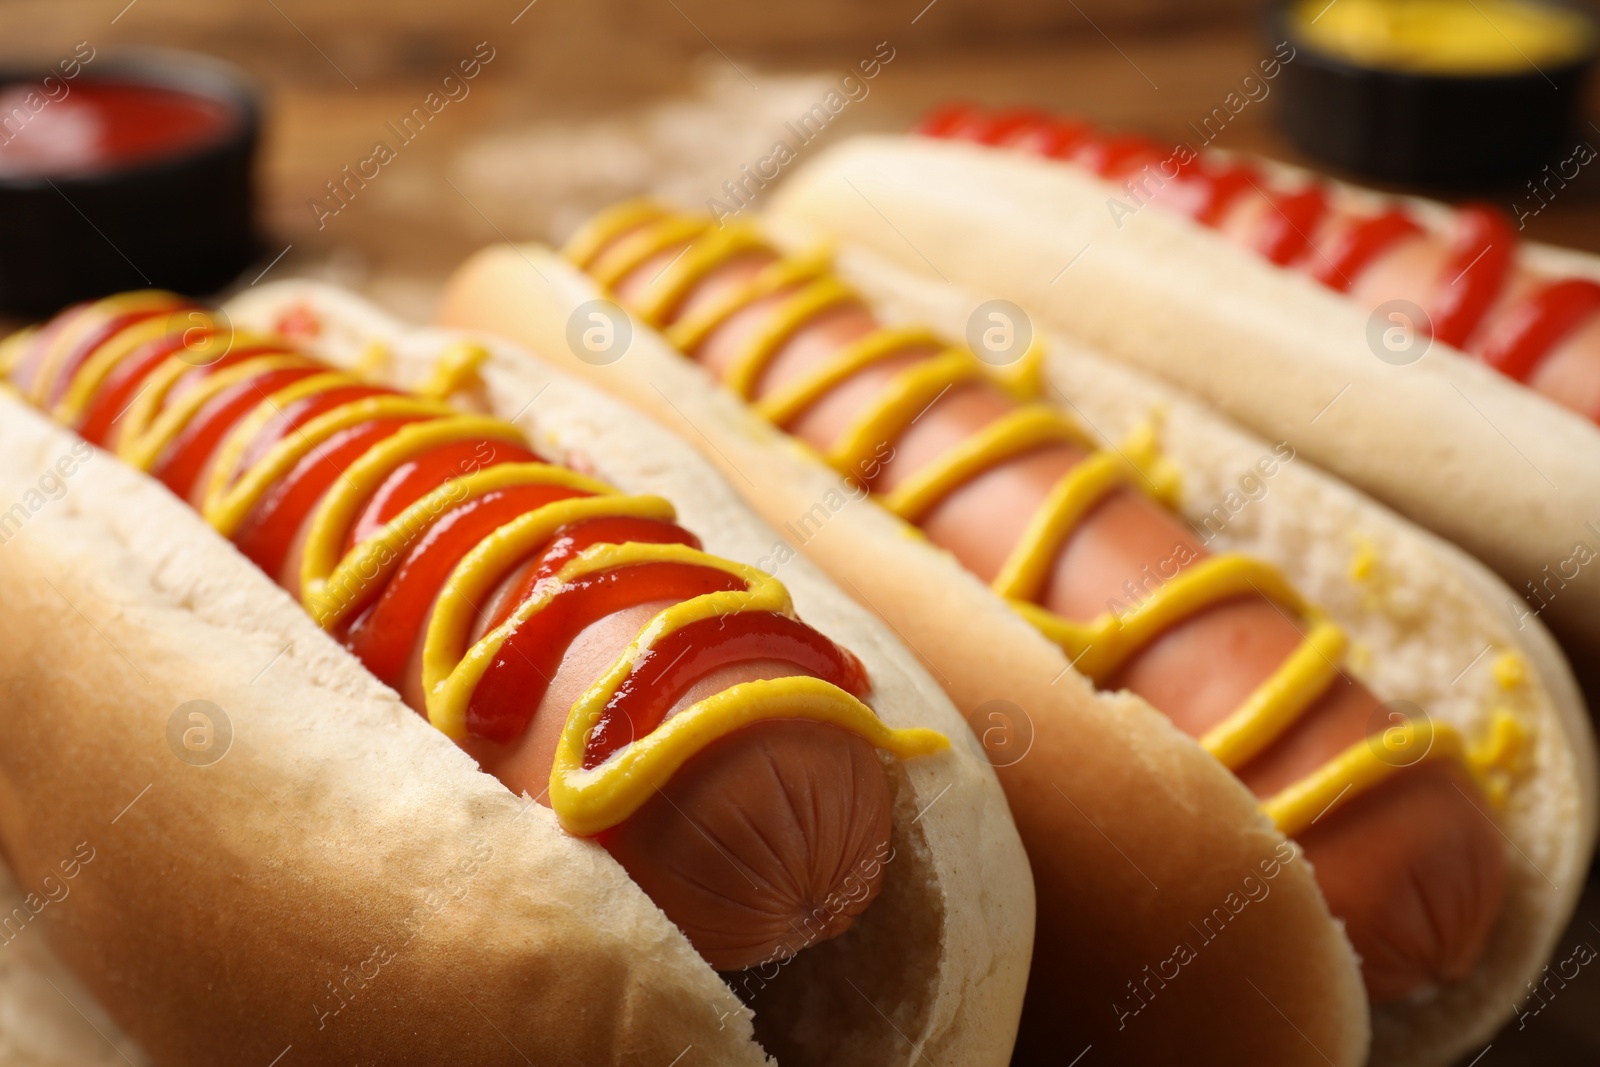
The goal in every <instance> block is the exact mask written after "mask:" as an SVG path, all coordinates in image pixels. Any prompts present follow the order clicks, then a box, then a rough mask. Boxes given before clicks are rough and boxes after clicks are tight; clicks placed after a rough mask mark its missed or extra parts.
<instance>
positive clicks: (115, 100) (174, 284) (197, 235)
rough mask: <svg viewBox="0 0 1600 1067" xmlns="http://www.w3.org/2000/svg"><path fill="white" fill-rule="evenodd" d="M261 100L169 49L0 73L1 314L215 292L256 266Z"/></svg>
mask: <svg viewBox="0 0 1600 1067" xmlns="http://www.w3.org/2000/svg"><path fill="white" fill-rule="evenodd" d="M259 131H260V107H259V104H258V102H257V97H256V94H255V92H254V91H253V90H252V89H251V88H250V87H249V85H248V83H247V82H246V80H245V79H244V77H243V76H242V75H241V74H240V73H239V72H238V71H237V70H236V69H235V68H233V67H231V66H229V65H228V64H225V63H222V62H220V61H218V60H215V59H212V58H210V57H208V56H201V55H194V54H190V53H184V52H174V51H169V50H165V49H140V50H136V51H135V50H129V51H125V52H122V53H119V54H118V55H115V56H110V55H97V54H96V53H95V50H94V49H93V48H92V47H91V46H89V45H87V44H81V45H79V46H78V49H77V50H76V51H75V52H73V53H72V54H71V55H70V56H67V57H65V58H63V59H62V60H60V61H59V62H58V63H57V64H56V65H55V66H53V67H49V68H37V69H28V70H0V310H3V311H6V312H10V313H13V314H21V315H38V314H43V313H47V312H49V311H50V310H51V309H53V308H59V307H61V306H62V305H64V304H67V303H71V302H74V301H77V300H86V299H91V298H94V297H98V296H103V295H105V294H108V293H113V292H118V291H121V290H127V289H140V288H159V289H173V290H176V291H179V292H185V293H209V292H213V291H215V290H217V289H220V288H222V287H223V286H225V285H227V284H228V282H230V281H232V280H233V279H234V278H235V277H236V276H237V275H238V274H239V272H240V271H241V270H243V269H244V267H245V266H246V265H247V264H249V263H250V261H251V260H252V259H253V258H254V257H255V256H256V254H257V252H258V251H259V243H258V241H257V239H256V235H255V229H254V225H253V221H252V206H251V205H252V199H253V196H252V166H253V160H254V155H255V148H256V142H257V139H258V135H259Z"/></svg>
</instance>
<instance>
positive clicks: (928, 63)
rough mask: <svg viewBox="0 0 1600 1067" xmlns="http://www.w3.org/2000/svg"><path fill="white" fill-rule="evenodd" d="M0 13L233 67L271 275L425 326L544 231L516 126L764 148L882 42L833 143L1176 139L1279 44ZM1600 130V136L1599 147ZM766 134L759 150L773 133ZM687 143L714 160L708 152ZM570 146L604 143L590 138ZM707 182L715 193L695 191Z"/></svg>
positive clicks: (488, 6) (1190, 28)
mask: <svg viewBox="0 0 1600 1067" xmlns="http://www.w3.org/2000/svg"><path fill="white" fill-rule="evenodd" d="M0 20H3V22H0V61H23V62H27V61H34V62H51V61H53V60H54V59H55V58H56V57H57V56H60V55H65V54H68V53H69V52H70V51H71V49H72V47H73V45H74V44H75V43H76V42H79V41H88V42H89V43H90V44H91V45H92V46H93V47H95V48H96V50H97V52H98V53H99V54H100V55H111V54H114V53H115V51H116V49H117V48H118V47H119V46H124V45H133V44H138V45H165V46H172V47H179V48H187V49H194V50H197V51H203V52H209V53H212V54H214V55H218V56H222V57H224V58H226V59H229V60H231V61H233V62H234V63H236V64H238V65H239V66H240V67H242V68H243V69H244V70H246V71H247V72H249V74H251V75H252V76H253V77H254V78H255V79H256V80H257V81H258V82H259V83H260V85H261V86H262V88H263V90H264V91H265V93H266V96H267V99H268V101H269V107H270V112H269V120H268V127H267V132H266V137H265V141H264V144H263V155H262V161H261V162H262V165H261V168H260V172H261V176H262V193H263V199H262V211H261V217H262V222H263V227H264V230H265V231H266V234H267V238H266V240H267V248H266V249H265V251H264V255H263V259H262V261H261V265H262V266H265V265H266V264H267V262H269V261H270V260H271V259H272V257H273V256H275V255H277V254H278V253H279V252H281V251H283V250H284V249H285V248H286V247H288V246H291V245H292V248H290V251H289V253H288V255H286V256H285V257H284V258H283V259H282V260H281V261H279V262H278V264H277V265H276V266H275V267H274V268H273V272H274V273H276V272H279V271H294V270H297V269H299V270H306V269H313V268H314V269H316V270H318V271H326V272H330V273H331V274H332V275H333V276H335V277H337V278H338V279H339V280H341V281H344V282H346V283H349V284H353V285H356V286H358V287H361V288H365V289H367V290H368V291H370V292H372V293H373V294H374V295H376V296H378V297H379V298H380V299H382V300H384V301H385V302H387V303H389V304H391V305H393V306H396V307H398V308H401V309H403V310H406V311H408V312H409V313H410V314H412V315H414V316H420V315H424V314H426V313H427V310H428V308H427V301H428V300H429V299H430V297H429V294H430V293H431V291H432V287H433V286H435V285H437V283H438V281H439V280H440V279H441V278H442V277H443V276H444V275H445V274H446V273H447V272H448V270H449V268H450V267H451V265H452V264H453V263H455V262H456V261H458V260H459V259H460V258H461V257H462V256H463V255H465V254H466V253H468V252H469V251H471V250H472V249H473V248H474V247H477V246H478V245H481V244H483V243H486V242H488V241H492V240H497V239H499V238H501V237H502V236H508V237H511V238H514V239H521V238H529V237H543V238H548V237H550V236H551V235H550V234H549V233H546V232H543V231H544V230H546V229H548V228H550V226H549V223H550V217H551V211H553V210H554V208H555V207H556V206H558V205H530V204H528V203H526V200H527V197H528V196H532V195H535V192H529V193H527V194H526V195H524V196H523V198H522V199H523V202H517V201H516V200H515V198H514V195H515V194H513V192H512V190H513V189H514V183H515V181H516V175H515V173H512V169H513V168H512V167H510V166H509V165H507V166H502V167H500V168H499V169H500V173H498V174H492V175H489V176H488V177H489V178H490V179H492V180H489V181H487V182H486V181H484V180H481V179H484V177H485V175H484V168H485V166H486V164H485V162H484V160H485V157H484V155H483V153H482V149H483V147H484V146H485V144H497V143H498V144H500V146H501V147H502V148H505V147H506V146H505V144H504V143H503V142H505V141H506V139H507V138H510V139H512V140H513V141H514V140H515V138H516V137H517V136H518V131H526V130H531V129H538V128H540V127H541V126H549V125H556V126H565V127H571V126H573V125H575V124H581V123H584V122H587V121H591V120H595V119H600V118H606V117H611V118H619V117H623V118H625V117H626V116H629V115H631V114H636V113H638V112H639V111H640V110H641V109H644V108H647V107H649V106H650V104H651V103H652V102H654V101H659V100H661V99H670V98H674V97H685V96H687V97H689V98H691V99H693V98H695V96H696V93H697V92H699V91H700V89H699V88H697V87H703V86H704V84H705V83H706V82H707V81H708V79H709V80H711V81H715V80H716V79H718V78H719V77H720V78H721V84H720V88H719V89H718V90H717V92H716V93H714V94H713V96H714V99H712V100H711V101H710V102H709V104H708V107H709V108H710V109H711V110H713V111H715V110H716V109H723V110H729V109H731V110H733V111H735V112H739V113H741V114H742V115H744V117H745V120H746V121H749V122H752V123H754V124H755V125H756V126H757V127H761V124H762V123H768V124H769V125H768V126H766V127H762V128H761V129H758V130H757V131H756V135H759V134H760V133H761V132H762V129H767V128H770V130H771V132H772V133H773V134H774V135H775V134H776V133H778V132H780V128H781V122H776V121H772V119H773V118H775V117H776V116H780V115H787V114H789V113H791V112H786V111H785V110H784V104H783V102H782V100H783V94H782V92H779V91H778V90H776V89H775V88H774V84H773V79H775V78H781V77H783V76H785V75H793V74H795V73H798V72H806V73H815V74H818V75H820V76H823V77H832V78H834V79H837V77H838V76H839V75H842V74H843V73H845V72H847V71H849V70H850V69H851V68H852V67H854V65H855V64H856V62H857V61H858V60H860V59H862V58H865V57H868V56H870V55H872V53H873V51H874V49H875V47H876V46H877V45H878V43H879V42H888V46H889V47H890V48H892V49H893V50H894V54H895V59H894V62H893V64H892V65H891V66H889V67H887V68H885V69H884V71H883V72H882V74H881V75H880V76H879V77H878V78H877V79H875V80H874V82H873V83H872V85H871V89H872V93H871V95H870V96H869V97H868V98H867V99H865V100H863V101H861V102H860V103H859V104H857V105H854V106H852V107H850V108H848V109H847V110H846V112H845V114H844V115H843V116H842V117H841V118H842V121H840V122H839V123H837V124H836V127H835V128H833V129H830V131H829V133H828V134H827V137H828V138H830V139H831V138H836V137H837V136H839V135H840V134H841V133H842V132H843V131H845V130H850V129H857V130H859V129H883V130H893V129H900V128H903V127H904V126H905V125H906V123H908V122H909V121H911V120H912V119H913V118H915V117H916V116H917V115H918V114H920V113H921V112H922V111H923V110H925V109H926V108H927V107H928V106H930V105H932V104H934V103H936V102H938V101H941V100H944V99H947V98H949V97H951V96H955V95H959V96H963V97H970V98H973V99H978V100H982V101H986V102H991V103H1012V102H1032V103H1036V104H1040V105H1045V106H1050V107H1054V108H1059V109H1062V110H1067V111H1074V112H1078V113H1082V114H1086V115H1089V116H1090V117H1092V118H1095V119H1097V120H1100V121H1102V122H1104V123H1107V124H1110V125H1113V126H1119V127H1126V128H1130V129H1137V130H1141V131H1144V132H1147V133H1150V134H1154V135H1157V136H1162V137H1173V138H1177V137H1180V136H1187V134H1186V133H1185V127H1186V124H1187V123H1188V122H1189V121H1190V120H1192V119H1195V118H1196V117H1198V116H1200V115H1203V114H1204V113H1205V112H1207V111H1208V110H1209V109H1210V108H1211V107H1212V106H1213V105H1214V104H1217V103H1219V102H1220V101H1221V99H1222V97H1223V96H1224V95H1226V93H1227V92H1228V91H1229V90H1230V89H1232V88H1234V87H1235V86H1236V85H1237V83H1238V80H1239V79H1240V78H1241V77H1242V76H1243V75H1244V74H1246V73H1248V72H1249V71H1250V70H1251V69H1252V68H1253V66H1254V65H1255V63H1256V62H1257V61H1258V60H1259V59H1261V58H1263V57H1265V56H1267V55H1269V54H1270V51H1271V49H1270V46H1269V44H1268V42H1266V40H1265V39H1264V37H1263V36H1262V33H1263V31H1262V18H1261V6H1260V4H1259V3H1258V2H1257V0H1208V2H1205V3H1185V2H1183V0H1067V2H1065V3H1062V2H1061V0H932V2H931V3H930V2H929V0H892V2H890V3H879V4H872V5H863V4H857V3H851V2H849V0H813V2H811V3H808V4H804V5H801V4H792V3H790V4H749V3H740V2H735V0H578V2H575V0H533V2H532V3H530V2H529V0H454V2H451V3H440V2H437V0H393V2H377V0H355V2H344V3H327V2H318V0H213V2H209V3H200V2H194V0H132V2H131V3H130V2H129V0H7V2H6V3H4V4H3V5H0ZM479 42H487V43H488V46H489V47H490V48H492V49H493V50H494V56H495V58H494V60H493V62H492V63H490V64H489V65H488V66H486V67H485V68H484V70H483V72H482V74H481V75H480V76H479V77H478V78H477V79H476V80H475V81H474V82H473V83H472V84H471V94H470V96H469V97H467V98H466V99H465V100H463V101H461V102H459V103H457V104H452V105H451V106H450V107H448V108H447V109H446V110H445V111H444V112H443V113H441V114H440V115H439V116H438V118H437V120H436V121H435V122H433V123H432V124H430V125H429V127H428V128H427V130H426V131H425V132H424V133H423V134H422V135H421V136H420V137H418V138H417V140H416V141H415V142H414V143H412V144H410V145H407V146H406V147H405V148H404V150H403V152H402V158H401V159H399V160H397V161H396V162H395V163H394V164H391V165H389V166H387V167H385V168H384V170H383V173H382V176H381V178H380V179H379V180H377V181H375V182H374V183H373V188H372V189H370V190H363V192H362V193H361V196H360V198H359V200H358V202H355V203H353V204H352V205H351V207H350V208H349V210H346V211H344V212H341V213H340V215H339V217H338V218H336V219H329V220H324V221H325V223H326V224H325V226H324V227H323V228H321V229H319V228H318V226H317V220H316V216H315V214H314V212H313V211H312V209H311V208H310V206H309V205H310V201H312V200H313V199H315V198H317V197H319V196H323V195H325V191H326V190H325V183H326V182H328V181H330V180H333V179H336V178H338V177H339V175H340V169H341V168H342V167H344V166H346V165H347V164H349V165H354V164H355V163H357V162H358V161H360V160H362V159H364V158H366V157H367V156H368V155H369V154H370V152H371V148H372V146H373V143H374V141H375V140H377V139H379V138H381V137H389V136H390V135H389V134H388V133H387V126H386V124H387V123H390V122H393V121H397V120H398V119H399V118H400V117H401V116H403V115H405V114H407V113H408V112H409V111H410V110H411V109H412V108H414V107H416V106H417V105H419V104H420V103H421V101H422V98H423V96H424V94H425V93H427V92H428V91H429V90H430V89H436V88H437V87H438V85H439V82H440V79H441V78H442V77H443V76H444V75H445V74H446V73H448V72H449V70H450V69H451V67H452V66H454V65H455V64H456V63H457V62H458V61H459V60H461V59H463V58H466V57H468V56H469V55H471V54H472V52H473V50H474V48H475V46H477V45H478V43H479ZM786 86H787V89H786V91H787V92H788V94H789V97H790V98H792V99H796V100H804V101H805V102H804V103H803V104H802V105H801V106H800V108H798V109H795V110H803V108H804V107H807V106H809V104H810V103H813V102H815V99H816V98H815V97H810V98H807V97H806V96H805V92H804V90H803V87H797V86H796V85H795V84H792V83H786ZM702 95H704V94H703V93H702ZM746 98H747V99H746ZM1272 105H1273V101H1272V100H1271V98H1270V97H1269V98H1268V99H1267V100H1265V101H1263V102H1262V103H1260V104H1252V105H1251V106H1249V107H1247V108H1246V109H1245V110H1244V112H1243V113H1241V114H1240V115H1239V116H1238V118H1237V119H1236V120H1235V121H1234V122H1233V123H1232V124H1230V126H1229V127H1228V128H1227V130H1226V132H1225V134H1224V135H1223V137H1222V138H1221V139H1220V140H1219V142H1218V143H1219V144H1220V145H1221V146H1222V147H1227V148H1234V149H1241V150H1250V151H1262V152H1266V153H1269V154H1272V155H1276V156H1278V157H1280V158H1291V159H1292V158H1294V153H1293V151H1292V150H1291V149H1289V148H1288V146H1287V145H1286V144H1284V143H1283V142H1282V141H1281V140H1280V139H1279V138H1278V137H1277V136H1276V134H1275V131H1274V129H1273V127H1272V124H1271V121H1270V112H1271V108H1272ZM763 109H765V110H763ZM1593 110H1594V111H1595V112H1596V113H1600V107H1596V108H1594V109H1593ZM694 129H696V130H697V131H699V132H700V133H701V134H702V135H704V137H705V139H707V140H709V139H710V133H711V132H713V131H710V130H707V129H706V123H705V118H704V116H702V121H701V124H700V125H699V126H697V127H694ZM1594 138H1595V143H1596V144H1597V145H1600V133H1595V135H1594ZM391 139H392V138H391ZM755 143H757V144H759V145H760V146H762V147H763V148H765V147H767V146H769V145H770V137H759V136H758V140H757V141H756V142H755ZM541 145H542V146H543V148H544V149H546V150H547V151H545V152H544V155H546V156H548V155H549V154H550V153H551V152H556V153H559V152H561V151H563V149H562V148H561V146H560V142H559V140H558V141H557V142H556V143H555V144H550V143H548V139H547V140H546V141H541V142H538V143H533V144H529V145H528V146H526V151H525V154H524V155H525V157H526V156H532V157H533V161H534V162H535V163H537V164H538V165H539V166H540V168H541V169H549V168H550V167H552V166H556V167H559V166H560V165H561V161H560V160H550V159H547V158H539V153H540V151H541ZM689 147H690V149H691V150H694V149H697V148H698V149H701V150H703V151H704V152H705V153H706V154H708V155H711V156H715V155H716V150H715V149H714V148H712V147H711V146H709V145H707V146H689ZM565 150H566V151H570V153H572V154H574V155H576V154H581V153H582V152H585V151H592V150H594V149H593V146H592V145H587V144H585V143H584V142H583V141H582V139H581V138H579V139H578V140H576V141H575V142H574V143H573V144H571V145H570V146H568V148H567V149H565ZM724 151H727V149H726V148H725V149H724ZM488 158H489V159H491V160H493V159H495V158H497V157H494V156H493V155H492V154H491V155H490V156H489V157H488ZM498 158H505V157H504V156H502V157H498ZM511 158H512V159H517V158H518V157H517V156H516V155H515V153H513V154H512V156H511ZM738 158H739V157H737V156H736V155H729V156H728V160H729V161H730V163H733V161H736V160H737V159H738ZM746 158H749V157H746ZM475 161H476V165H475ZM576 162H579V163H582V162H583V161H581V160H579V161H576ZM727 165H729V164H727V163H724V164H723V166H724V167H726V166H727ZM707 173H708V174H724V173H726V174H727V175H728V176H736V175H737V167H736V163H734V169H733V170H731V171H727V170H717V169H716V165H715V164H714V163H713V164H712V165H711V166H710V168H709V169H708V170H707ZM1590 178H1593V175H1589V174H1587V172H1585V175H1584V176H1583V178H1580V181H1583V180H1584V179H1590ZM626 184H627V183H626V182H622V183H621V185H626ZM681 184H682V183H680V185H681ZM621 185H619V186H618V187H619V188H621ZM565 191H566V190H564V189H563V190H560V191H551V190H544V191H543V193H542V195H545V196H546V197H557V196H559V195H560V194H561V192H565ZM630 191H631V190H630ZM716 191H717V183H715V182H713V183H711V184H710V185H709V187H708V188H706V190H705V195H707V196H709V195H712V194H714V193H715V192H716ZM496 192H498V195H496ZM508 198H510V199H508ZM1514 198H1515V190H1506V191H1505V192H1504V194H1503V195H1501V196H1500V197H1498V199H1499V200H1500V201H1501V202H1503V204H1504V206H1506V207H1507V208H1508V209H1509V207H1510V204H1511V202H1512V200H1513V199H1514ZM580 200H581V198H580ZM580 206H581V207H582V208H583V209H584V210H587V209H588V208H589V207H591V206H592V205H590V204H588V203H587V202H581V203H580ZM530 208H532V209H533V210H529V209H530ZM545 208H548V209H550V210H542V209H545ZM569 214H570V213H569ZM557 228H559V227H557ZM1529 232H1530V234H1532V235H1533V236H1535V237H1538V238H1542V239H1545V240H1551V241H1556V242H1559V243H1564V244H1570V245H1575V246H1577V247H1583V248H1588V249H1593V250H1597V251H1600V190H1596V189H1595V188H1593V187H1592V186H1591V187H1588V188H1580V187H1579V185H1578V184H1576V183H1575V184H1574V185H1573V186H1572V187H1571V188H1569V189H1567V190H1563V192H1562V196H1561V198H1560V200H1558V201H1557V202H1556V203H1554V204H1552V205H1551V207H1550V208H1548V209H1547V210H1545V211H1543V212H1542V213H1541V214H1540V215H1539V216H1538V217H1536V218H1534V219H1533V220H1532V221H1531V223H1530V226H1529ZM556 236H560V234H557V235H556ZM252 276H253V275H252Z"/></svg>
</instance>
